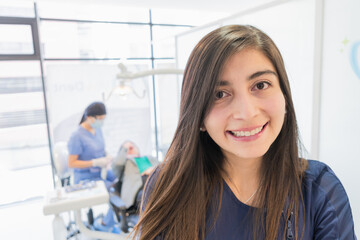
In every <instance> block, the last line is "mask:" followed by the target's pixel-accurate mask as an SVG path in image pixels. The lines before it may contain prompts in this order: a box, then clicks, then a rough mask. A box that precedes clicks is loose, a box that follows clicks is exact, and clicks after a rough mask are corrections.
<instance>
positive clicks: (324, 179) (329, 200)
mask: <svg viewBox="0 0 360 240" xmlns="http://www.w3.org/2000/svg"><path fill="white" fill-rule="evenodd" d="M303 196H304V204H305V208H307V210H308V211H307V212H308V214H310V215H312V216H313V219H314V221H315V223H314V226H316V229H317V231H318V233H317V234H319V236H320V235H321V232H322V233H323V234H327V235H331V236H338V237H339V239H355V238H354V223H353V218H352V213H351V207H350V203H349V199H348V196H347V194H346V191H345V188H344V186H343V185H342V183H341V181H340V180H339V178H338V177H337V176H336V175H335V173H334V171H333V170H332V169H331V168H330V167H329V166H328V165H327V164H325V163H323V162H320V161H315V160H308V167H307V169H306V171H305V175H304V178H303ZM321 229H322V230H321ZM345 229H346V231H345ZM315 239H324V238H315Z"/></svg>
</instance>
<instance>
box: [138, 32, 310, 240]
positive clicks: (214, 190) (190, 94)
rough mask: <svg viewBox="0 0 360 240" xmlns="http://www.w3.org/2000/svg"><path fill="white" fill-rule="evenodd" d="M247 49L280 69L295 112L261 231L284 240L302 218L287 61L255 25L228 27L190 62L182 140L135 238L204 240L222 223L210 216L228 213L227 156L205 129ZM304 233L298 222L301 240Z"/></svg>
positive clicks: (276, 154) (280, 142)
mask: <svg viewBox="0 0 360 240" xmlns="http://www.w3.org/2000/svg"><path fill="white" fill-rule="evenodd" d="M247 48H253V49H256V50H259V51H261V52H262V53H263V54H264V55H265V56H267V57H268V58H269V60H270V61H271V62H272V64H273V65H274V67H275V69H276V71H277V74H278V76H279V82H280V87H281V90H282V93H283V95H284V97H285V101H286V111H287V113H286V115H285V119H284V124H283V126H282V129H281V131H280V133H279V135H278V137H277V138H276V140H275V141H274V143H273V144H272V145H271V146H270V148H269V150H268V152H267V153H266V154H265V155H264V157H263V161H262V166H261V172H262V178H261V180H260V183H261V188H260V189H259V192H258V194H257V199H256V206H258V208H257V210H256V211H254V213H253V214H254V222H253V226H254V228H253V232H254V233H255V234H256V233H258V232H262V233H265V235H266V237H265V239H266V240H273V239H276V238H277V236H278V234H279V229H284V228H285V226H280V219H281V215H282V212H283V210H284V213H283V214H284V216H285V218H286V219H287V218H288V217H289V216H290V212H294V213H298V212H299V209H300V205H301V204H303V199H302V193H301V178H302V175H303V172H304V169H303V168H302V165H303V164H301V162H300V161H299V156H298V154H299V153H298V130H297V123H296V118H295V111H294V106H293V102H292V98H291V93H290V86H289V81H288V78H287V74H286V71H285V67H284V63H283V59H282V57H281V54H280V52H279V50H278V49H277V47H276V46H275V44H274V43H273V41H272V40H271V39H270V38H269V37H268V36H267V35H266V34H265V33H263V32H262V31H260V30H258V29H256V28H254V27H252V26H241V25H231V26H224V27H221V28H218V29H216V30H214V31H212V32H211V33H209V34H207V35H206V36H205V37H204V38H203V39H202V40H201V41H200V42H199V43H198V44H197V45H196V47H195V48H194V50H193V51H192V53H191V55H190V57H189V60H188V62H187V66H186V68H185V73H184V79H183V85H182V93H181V106H180V117H179V122H178V126H177V129H176V132H175V136H174V139H173V141H172V143H171V145H170V148H169V151H168V153H167V154H166V157H165V160H164V162H163V163H162V165H161V166H160V168H159V171H158V174H157V179H156V180H154V182H153V183H152V187H151V191H150V192H149V193H148V196H147V202H146V205H145V206H144V210H143V211H142V213H141V217H140V220H139V222H138V224H137V226H136V227H135V230H134V231H135V232H134V236H136V237H139V238H140V239H141V240H143V239H144V240H151V239H155V237H157V236H162V239H171V240H174V239H175V240H196V239H204V238H205V236H206V233H207V231H208V230H209V229H208V226H213V225H214V223H215V221H216V217H215V219H211V220H209V219H206V215H207V213H208V212H209V209H215V213H216V212H217V213H218V211H219V209H220V207H219V206H220V205H221V200H220V199H221V195H222V177H221V172H222V171H223V163H224V157H223V154H222V152H221V149H220V147H219V146H218V145H217V144H216V143H215V142H214V141H213V140H212V139H211V138H210V136H209V135H208V134H207V133H206V132H201V131H200V130H199V129H200V127H201V126H202V125H203V121H204V119H205V116H206V115H207V113H208V112H209V111H210V109H211V107H212V105H213V102H214V94H215V88H216V86H217V84H218V79H219V76H220V74H221V73H222V70H223V66H224V64H225V63H226V61H227V60H228V59H229V58H230V57H231V56H232V55H233V54H234V53H236V52H239V51H241V50H243V49H247ZM214 195H215V196H216V197H215V200H214ZM285 205H286V206H287V207H285V208H284V206H285ZM265 209H266V214H264V213H265ZM215 216H217V214H215ZM264 216H265V219H264ZM296 216H297V214H296ZM209 221H210V222H209ZM211 221H212V222H211ZM209 223H210V224H209ZM239 224H240V223H239ZM297 226H298V219H297V217H296V218H295V234H294V235H295V238H297V237H296V236H298V232H299V229H297ZM282 236H283V237H285V233H283V235H282Z"/></svg>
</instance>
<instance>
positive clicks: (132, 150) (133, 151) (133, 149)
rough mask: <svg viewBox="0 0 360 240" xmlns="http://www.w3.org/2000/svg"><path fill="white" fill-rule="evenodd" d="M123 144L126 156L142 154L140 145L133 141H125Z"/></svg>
mask: <svg viewBox="0 0 360 240" xmlns="http://www.w3.org/2000/svg"><path fill="white" fill-rule="evenodd" d="M121 146H122V147H123V148H125V149H126V157H128V158H131V157H139V156H140V151H139V148H138V146H137V145H136V144H135V143H133V142H132V141H125V142H124V143H123V144H122V145H121Z"/></svg>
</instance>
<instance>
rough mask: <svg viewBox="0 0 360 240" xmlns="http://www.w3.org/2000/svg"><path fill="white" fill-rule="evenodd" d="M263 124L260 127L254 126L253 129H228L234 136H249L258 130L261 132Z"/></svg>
mask: <svg viewBox="0 0 360 240" xmlns="http://www.w3.org/2000/svg"><path fill="white" fill-rule="evenodd" d="M263 127H264V126H262V127H258V128H255V129H254V130H251V131H230V132H231V133H232V134H233V135H234V136H235V137H249V136H253V135H255V134H257V133H259V132H261V130H262V129H263Z"/></svg>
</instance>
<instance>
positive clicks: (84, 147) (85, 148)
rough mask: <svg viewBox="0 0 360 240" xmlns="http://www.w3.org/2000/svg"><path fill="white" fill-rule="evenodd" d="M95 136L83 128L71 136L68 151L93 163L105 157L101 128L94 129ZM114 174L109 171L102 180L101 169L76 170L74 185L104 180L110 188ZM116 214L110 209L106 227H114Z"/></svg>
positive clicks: (105, 220)
mask: <svg viewBox="0 0 360 240" xmlns="http://www.w3.org/2000/svg"><path fill="white" fill-rule="evenodd" d="M94 129H95V134H92V133H91V132H89V131H88V130H86V129H85V128H83V127H82V126H79V127H78V129H77V130H76V131H75V132H74V133H73V134H72V135H71V137H70V140H69V142H68V151H69V154H70V155H78V160H81V161H91V160H92V159H95V158H101V157H105V156H106V153H105V141H104V137H103V134H102V131H101V129H100V128H94ZM115 178H116V177H115V175H114V173H113V172H112V171H111V170H109V171H108V172H107V175H106V179H101V168H100V167H89V168H74V183H75V184H77V183H79V182H80V181H84V180H94V181H96V180H104V181H105V185H106V186H107V187H109V186H110V185H111V184H112V182H113V181H114V180H115ZM113 216H114V212H113V211H112V209H111V208H109V210H108V213H107V214H106V216H105V217H104V223H105V224H106V225H109V226H111V225H114V223H115V222H114V219H113Z"/></svg>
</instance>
